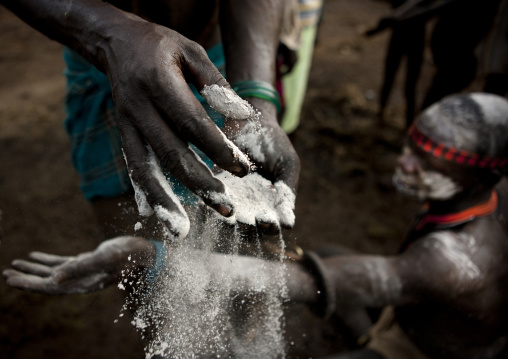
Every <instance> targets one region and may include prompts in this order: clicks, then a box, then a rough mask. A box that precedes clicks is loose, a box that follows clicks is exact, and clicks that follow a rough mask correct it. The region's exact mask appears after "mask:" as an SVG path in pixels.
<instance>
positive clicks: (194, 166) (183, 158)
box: [144, 109, 233, 216]
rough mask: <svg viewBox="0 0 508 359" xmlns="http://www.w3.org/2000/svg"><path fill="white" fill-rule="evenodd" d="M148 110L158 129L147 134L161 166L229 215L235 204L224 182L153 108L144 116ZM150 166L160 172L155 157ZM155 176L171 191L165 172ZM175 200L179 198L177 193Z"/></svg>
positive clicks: (149, 163)
mask: <svg viewBox="0 0 508 359" xmlns="http://www.w3.org/2000/svg"><path fill="white" fill-rule="evenodd" d="M147 112H148V115H149V116H150V118H151V119H152V121H154V122H155V126H154V128H157V129H158V130H155V129H147V130H146V133H144V136H145V138H147V140H148V142H149V143H150V145H151V146H152V149H153V150H154V152H155V155H156V156H157V157H158V158H159V159H160V160H161V163H162V166H163V167H164V168H166V169H167V170H168V172H169V173H171V174H172V175H173V176H174V177H175V178H176V179H178V180H179V181H180V182H182V184H183V185H185V186H186V187H187V188H189V189H190V190H191V191H192V192H193V193H195V194H196V195H198V196H199V197H201V198H202V199H203V201H204V202H205V203H206V204H207V205H209V206H210V207H212V208H214V209H215V210H216V211H217V212H219V213H220V214H221V215H223V216H230V215H231V214H232V211H233V204H232V203H231V201H230V199H229V198H228V197H227V195H226V193H225V192H226V189H225V187H224V185H223V184H222V182H221V181H219V180H218V179H217V178H215V176H214V175H213V174H212V172H211V171H210V169H209V168H208V167H207V166H206V165H205V164H204V163H203V161H202V160H201V159H200V158H199V157H198V156H197V155H196V153H195V152H194V151H192V150H191V149H190V148H189V146H188V144H187V143H185V142H184V141H182V140H181V139H180V138H178V137H177V136H176V135H175V134H174V132H173V131H172V130H171V129H170V128H168V126H167V125H166V124H165V123H164V122H163V121H162V119H161V118H160V116H158V114H157V113H156V112H155V111H154V110H153V109H152V111H151V112H149V111H145V116H146V115H147ZM168 147H170V148H168ZM149 157H150V156H149ZM145 163H146V161H145ZM148 166H149V167H150V171H151V172H153V173H158V172H160V168H159V165H158V161H155V159H154V158H149V160H148ZM156 178H159V179H161V181H163V182H164V184H162V185H163V186H164V187H167V188H168V189H169V190H170V187H169V185H167V181H166V180H165V178H164V176H163V175H162V173H160V174H159V175H158V176H156ZM175 201H178V200H177V199H176V196H175ZM182 211H183V208H182ZM183 213H185V212H183Z"/></svg>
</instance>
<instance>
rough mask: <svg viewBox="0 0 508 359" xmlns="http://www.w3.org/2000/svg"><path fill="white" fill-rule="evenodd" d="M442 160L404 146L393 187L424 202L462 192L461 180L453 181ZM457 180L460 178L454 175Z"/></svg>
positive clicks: (441, 199) (444, 198)
mask: <svg viewBox="0 0 508 359" xmlns="http://www.w3.org/2000/svg"><path fill="white" fill-rule="evenodd" d="M446 167H447V166H446V164H445V163H443V161H442V160H438V159H436V158H433V157H431V156H429V155H427V154H426V153H423V152H422V153H417V151H416V150H413V149H411V148H410V147H409V146H408V145H406V146H404V148H403V150H402V154H401V156H400V157H399V159H398V161H397V167H396V168H395V174H394V175H393V184H394V186H395V188H396V189H397V191H399V192H400V193H402V194H406V195H409V196H413V197H418V198H419V199H421V200H440V201H445V200H448V199H450V198H452V197H453V196H454V195H456V194H457V193H459V192H461V191H462V189H463V187H462V186H461V184H460V183H459V180H460V174H458V175H459V178H452V175H451V174H450V173H449V172H450V171H448V170H447V168H446ZM453 177H456V176H453Z"/></svg>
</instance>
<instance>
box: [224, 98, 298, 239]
mask: <svg viewBox="0 0 508 359" xmlns="http://www.w3.org/2000/svg"><path fill="white" fill-rule="evenodd" d="M249 102H251V103H252V105H253V106H254V108H256V109H258V110H259V111H260V112H261V116H260V118H259V120H249V121H245V120H241V121H239V120H234V119H230V118H229V119H227V120H226V123H225V127H224V131H225V132H226V134H227V135H228V137H229V138H231V139H232V141H233V142H234V143H236V144H237V146H238V147H240V149H242V151H244V152H245V153H246V154H248V156H249V157H250V159H251V161H253V162H254V164H255V166H256V172H258V173H259V174H261V175H262V176H263V177H265V178H267V179H268V180H270V181H271V182H272V183H273V184H274V186H275V189H276V191H277V196H276V200H275V203H274V205H273V207H274V208H275V209H276V212H277V217H278V218H273V219H272V220H270V219H267V218H266V216H265V215H264V213H256V214H254V215H255V216H256V223H257V226H258V227H259V228H261V229H262V230H263V231H264V232H265V233H272V234H275V233H278V232H280V228H281V227H282V228H292V227H293V226H294V222H295V216H294V205H295V199H296V188H297V185H298V176H299V174H300V160H299V158H298V155H297V154H296V151H295V149H294V148H293V145H292V144H291V142H290V140H289V138H288V137H287V135H286V133H285V132H284V131H283V130H282V128H281V127H280V126H279V124H278V122H277V117H276V111H275V107H274V106H273V105H272V104H270V103H269V102H266V101H264V100H262V99H258V98H250V99H249Z"/></svg>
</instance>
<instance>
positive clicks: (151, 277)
mask: <svg viewBox="0 0 508 359" xmlns="http://www.w3.org/2000/svg"><path fill="white" fill-rule="evenodd" d="M149 241H150V243H152V244H153V245H154V247H155V262H154V265H153V267H149V268H148V269H147V273H146V280H147V282H148V284H149V286H150V287H151V286H152V285H153V283H155V281H156V280H157V277H158V276H159V273H161V272H162V270H163V269H164V267H165V266H166V248H165V247H164V243H163V242H162V241H156V240H153V239H149Z"/></svg>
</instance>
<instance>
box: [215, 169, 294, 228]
mask: <svg viewBox="0 0 508 359" xmlns="http://www.w3.org/2000/svg"><path fill="white" fill-rule="evenodd" d="M217 178H218V179H219V180H221V181H222V183H224V184H225V185H226V189H227V193H228V195H229V197H230V198H231V201H232V202H233V205H234V207H235V212H234V215H233V216H232V217H230V218H225V219H224V220H225V221H226V222H229V223H231V224H239V225H241V226H242V225H246V226H248V227H250V228H253V227H256V228H261V230H262V231H264V233H267V234H276V233H279V232H280V228H281V226H282V227H285V228H290V227H292V226H293V225H294V222H295V215H294V204H295V194H294V192H293V191H292V190H291V189H290V188H289V187H288V186H287V185H286V184H285V183H284V182H282V181H278V182H276V183H275V184H272V182H270V181H269V180H267V179H266V178H264V177H262V176H261V175H259V174H257V173H250V174H248V175H247V176H245V177H243V178H238V177H235V176H233V175H231V174H230V173H228V172H221V173H219V174H218V175H217Z"/></svg>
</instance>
